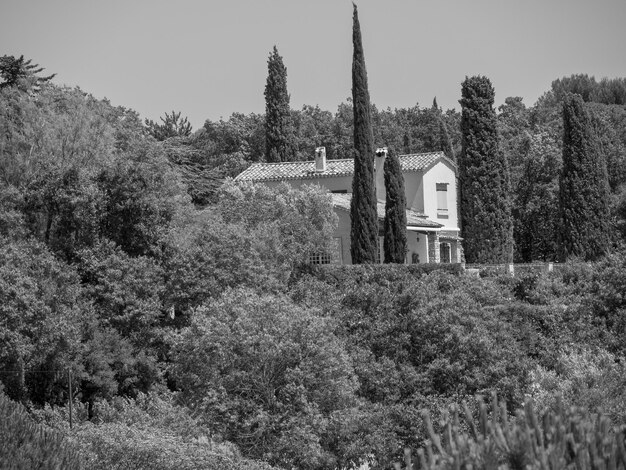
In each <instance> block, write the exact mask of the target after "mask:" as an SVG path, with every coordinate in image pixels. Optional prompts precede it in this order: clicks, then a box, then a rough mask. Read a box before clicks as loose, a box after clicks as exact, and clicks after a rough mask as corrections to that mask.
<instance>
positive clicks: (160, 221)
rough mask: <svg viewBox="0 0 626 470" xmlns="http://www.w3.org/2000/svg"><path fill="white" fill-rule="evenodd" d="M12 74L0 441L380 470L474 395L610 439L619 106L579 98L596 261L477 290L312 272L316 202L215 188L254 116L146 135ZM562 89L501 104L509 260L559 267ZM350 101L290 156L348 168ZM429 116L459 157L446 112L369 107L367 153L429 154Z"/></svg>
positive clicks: (93, 464) (483, 281)
mask: <svg viewBox="0 0 626 470" xmlns="http://www.w3.org/2000/svg"><path fill="white" fill-rule="evenodd" d="M20 83H21V84H22V85H23V86H19V87H18V86H6V87H2V88H1V89H0V128H1V129H2V132H1V133H0V384H1V385H0V389H2V392H0V410H1V411H2V412H3V413H5V410H6V409H10V410H12V409H14V408H11V407H14V406H17V405H15V404H14V403H10V404H9V401H8V399H10V400H11V401H15V402H20V403H21V404H22V405H24V406H25V407H26V408H25V409H26V410H28V415H26V411H24V409H23V408H20V411H19V412H18V414H12V415H11V416H17V418H15V417H12V418H10V419H8V420H5V419H0V423H2V424H0V433H8V434H11V433H12V432H13V431H12V429H13V428H11V427H7V426H19V427H20V429H25V430H26V431H24V432H27V433H29V436H32V435H33V434H38V433H39V435H40V436H42V437H41V440H42V442H48V441H49V442H51V443H52V444H51V445H52V446H53V447H52V448H53V449H57V450H54V451H52V454H54V458H58V459H63V458H68V459H69V458H73V456H74V455H75V454H74V453H75V452H77V453H78V454H80V455H81V459H83V461H82V463H80V464H76V465H85V466H86V467H85V468H129V467H133V468H151V469H152V468H163V469H166V468H185V469H195V468H197V469H199V468H216V469H217V468H233V469H234V468H244V467H245V468H259V469H264V468H272V466H273V467H277V468H299V469H320V468H326V469H334V468H353V467H355V466H357V465H358V464H360V463H362V462H364V461H365V460H371V461H372V465H374V466H376V465H377V466H379V467H380V468H389V466H390V465H391V462H393V461H396V460H398V459H401V458H402V456H403V449H404V448H405V447H406V446H409V447H411V448H414V449H417V448H419V447H420V446H422V445H423V444H424V443H425V440H426V439H428V438H429V431H428V429H427V428H428V426H425V421H424V414H423V411H424V410H428V411H429V413H430V416H431V417H432V422H433V426H434V430H433V432H437V433H438V432H441V431H442V429H445V426H444V428H440V427H439V421H440V418H441V417H442V416H443V415H444V413H445V412H446V410H448V409H449V407H450V406H451V405H453V404H456V403H461V402H462V401H464V400H465V401H467V402H468V403H475V402H474V400H473V397H474V395H475V394H483V395H484V396H490V394H491V393H492V392H496V393H497V395H498V397H500V399H501V400H502V401H503V403H504V404H505V405H506V409H507V410H508V412H509V413H513V411H514V410H515V409H517V408H519V407H521V406H523V405H524V403H525V401H526V399H527V398H529V397H530V398H532V399H533V400H534V404H535V405H534V406H535V409H536V410H537V412H538V413H539V414H542V413H544V412H548V411H552V412H554V413H557V412H560V411H559V410H561V409H562V408H560V407H563V406H564V407H566V408H569V406H577V407H580V409H582V410H584V413H589V412H592V411H599V412H601V413H602V414H603V415H605V416H606V417H607V418H609V419H610V420H611V422H612V424H613V425H618V426H619V425H626V403H625V400H626V397H625V395H624V393H625V392H624V390H626V371H625V370H624V367H626V366H625V365H624V364H625V363H624V355H625V353H626V337H625V336H624V335H625V334H626V333H625V331H626V329H625V326H626V324H625V322H626V316H625V312H626V300H624V299H626V295H625V294H626V285H625V282H626V281H625V279H626V256H624V255H623V254H620V250H619V247H620V246H621V243H622V232H620V230H622V229H623V215H624V207H625V205H624V197H623V194H624V193H623V190H622V184H623V183H624V181H625V179H626V174H625V173H624V172H623V168H626V166H624V161H623V159H624V156H625V153H624V151H623V145H624V139H626V137H625V136H626V134H625V133H624V129H625V128H626V127H625V123H624V118H625V116H626V115H625V114H624V113H625V111H624V108H623V104H603V103H591V102H590V103H588V104H587V106H588V107H589V108H590V109H592V110H594V111H593V112H594V113H595V114H594V116H595V119H596V121H595V122H596V126H597V128H598V129H599V131H598V132H600V135H601V136H602V145H603V146H604V147H603V148H604V149H605V154H606V155H607V156H608V158H609V160H608V161H609V166H608V174H609V180H610V183H611V207H612V213H611V217H612V219H611V223H612V224H613V225H612V229H611V237H612V239H611V243H612V251H613V254H610V255H608V256H606V257H604V258H603V259H601V260H600V261H598V262H596V263H582V262H576V261H575V260H572V261H570V262H569V263H567V264H563V265H559V266H558V269H556V270H555V271H554V272H552V273H545V274H532V275H530V274H529V275H524V276H519V277H515V278H511V277H507V276H498V275H493V276H489V275H488V273H485V275H484V277H479V278H475V277H470V276H465V275H463V274H461V273H459V272H458V270H456V271H455V270H454V269H450V270H449V271H447V270H446V271H444V270H433V271H432V272H430V274H426V272H425V271H427V270H421V269H418V268H415V267H406V266H390V265H381V266H355V267H324V268H320V269H313V268H312V267H310V266H307V265H306V263H307V261H308V256H309V254H310V253H315V252H322V251H324V250H326V249H327V248H328V246H329V243H330V241H331V234H332V231H333V228H334V224H335V223H336V218H335V215H334V212H333V209H332V206H331V202H330V198H329V196H328V195H327V194H325V193H324V192H323V191H322V190H320V189H319V188H316V187H306V188H304V189H303V190H301V191H296V190H294V189H292V188H290V187H289V186H287V185H281V186H279V187H278V188H277V189H272V190H270V189H268V188H266V187H263V186H253V185H243V186H238V185H235V184H234V183H233V182H232V181H230V180H228V179H227V177H228V176H233V175H235V174H236V173H237V172H239V171H240V170H241V169H242V168H244V167H245V166H246V165H247V164H249V162H251V161H256V160H258V159H259V158H262V155H263V149H264V148H265V147H264V144H263V131H262V129H263V116H257V115H249V116H245V115H238V114H236V115H233V116H232V117H231V118H230V119H229V120H227V121H220V122H210V121H207V122H206V123H205V125H204V126H203V128H202V129H200V130H198V131H196V132H195V133H192V134H190V135H188V136H185V135H182V136H180V135H179V136H173V137H169V138H167V139H165V140H162V141H159V140H157V139H155V138H154V136H153V133H152V132H151V127H150V125H146V124H144V123H142V121H141V120H140V119H139V117H138V115H137V114H136V113H135V112H134V111H132V110H128V109H125V108H121V107H114V106H112V105H111V104H110V103H109V102H107V101H103V100H97V99H95V98H93V97H92V96H90V95H89V94H87V93H85V92H83V91H82V90H80V89H69V88H64V87H59V86H56V85H54V84H51V83H48V82H45V81H44V82H42V83H39V82H38V84H37V86H36V87H34V86H32V87H28V86H27V85H28V83H27V82H20ZM558 83H560V84H562V83H563V81H561V82H558ZM559 86H561V85H559ZM557 91H558V87H557V88H554V89H553V90H552V91H549V92H548V93H546V95H545V96H544V97H543V98H542V99H541V100H539V102H538V103H537V104H536V105H535V106H533V107H532V108H526V107H525V106H524V105H523V104H522V103H521V100H519V99H515V98H511V99H508V100H507V102H506V104H505V105H504V106H503V107H502V108H501V109H500V113H499V114H498V123H499V126H501V139H502V145H503V148H504V149H505V151H506V152H507V153H508V156H509V160H510V162H511V170H512V173H511V175H512V176H511V179H512V184H513V188H514V191H515V198H516V199H515V200H516V202H515V204H516V206H515V209H514V214H515V215H514V219H515V220H514V223H515V224H516V232H515V234H516V235H515V236H516V257H517V258H518V259H520V260H529V261H531V260H544V259H548V260H551V259H553V257H554V255H555V246H554V244H553V243H554V237H553V236H554V230H555V229H554V224H553V222H554V221H553V220H552V219H551V218H550V217H551V214H553V213H554V211H553V208H552V206H551V205H550V204H553V203H555V201H556V199H555V198H556V197H557V192H558V188H557V182H558V179H557V178H558V172H559V169H560V160H559V159H560V151H561V149H560V146H561V145H562V144H561V141H560V137H559V135H560V134H559V132H560V130H559V126H560V124H559V122H560V121H559V119H558V118H557V117H558V116H559V113H560V111H559V109H560V105H559V99H560V98H559V94H558V93H557ZM590 96H597V94H591V95H590ZM598 96H599V95H598ZM349 109H350V104H349V103H348V104H342V105H340V106H339V108H338V111H337V113H336V114H335V115H333V114H332V113H330V112H327V111H322V110H320V109H319V108H313V107H305V108H304V109H303V110H301V111H293V112H292V114H293V121H294V122H295V123H296V136H297V139H298V146H297V149H298V155H300V158H308V157H309V155H310V156H311V157H312V151H313V149H314V148H315V147H316V146H318V145H325V146H326V147H327V149H328V152H329V154H330V156H331V157H342V156H344V155H345V154H346V153H344V150H346V149H347V148H349V147H350V146H351V145H352V143H351V140H350V139H351V137H350V136H351V134H352V132H351V130H350V126H351V123H350V116H351V115H352V113H351V112H348V110H349ZM173 114H174V113H173ZM435 115H436V116H438V118H437V119H431V116H435ZM440 116H443V118H442V119H444V121H445V122H446V123H447V124H448V126H449V130H450V134H451V141H452V142H453V147H458V145H459V134H458V127H459V126H458V123H459V115H458V113H456V112H455V111H447V112H445V113H443V112H442V111H441V110H440V109H438V108H427V109H422V108H419V107H418V106H415V107H414V108H409V109H399V110H386V111H379V110H376V109H375V108H374V109H373V112H372V117H373V125H374V139H375V141H377V142H378V141H382V142H385V143H390V142H393V144H394V145H395V147H396V148H397V149H404V151H405V152H417V151H427V150H434V149H435V148H434V147H433V146H437V145H439V144H436V143H433V142H430V140H429V139H431V137H432V135H433V134H432V129H433V128H436V129H438V128H439V127H438V126H439V122H440V121H439V119H440ZM153 125H154V123H153ZM433 126H435V127H433ZM185 133H187V130H185V132H184V133H183V134H185ZM161 135H162V134H161ZM165 135H170V134H168V133H165ZM437 150H438V148H437ZM555 191H557V192H555ZM68 375H70V376H71V377H72V382H73V396H72V397H71V399H72V400H73V404H74V405H73V413H74V415H73V427H72V429H70V428H69V408H68V406H67V404H68V401H69V399H70V397H69V396H68V392H69V390H68ZM20 406H21V405H20ZM7 407H8V408H7ZM15 409H17V408H15ZM468 410H469V413H470V414H471V413H475V414H477V415H478V413H479V410H478V408H477V407H475V406H474V405H470V408H468ZM9 412H10V413H13V411H9ZM584 413H583V415H584ZM29 420H30V421H29ZM32 420H34V421H35V422H37V423H38V424H37V425H36V426H39V427H34V426H35V424H33V423H32V422H31V421H32ZM23 422H28V423H29V424H22V423H23ZM467 425H468V424H467V423H466V424H462V426H467ZM7 429H8V430H7ZM609 432H610V427H608V428H607V433H609ZM3 435H4V434H3ZM46 436H54V437H50V438H48V437H46ZM27 439H33V438H32V437H28V438H27ZM29 442H30V441H29ZM33 442H34V443H33V446H39V445H40V444H41V442H35V441H33ZM57 442H58V444H57ZM3 445H4V446H6V447H7V448H9V447H10V448H11V450H10V452H11V453H9V454H6V455H18V454H19V453H20V452H21V453H22V454H21V457H19V458H23V457H24V455H31V451H30V450H28V448H26V447H24V445H23V444H19V443H15V442H13V441H10V440H6V441H4V440H3ZM54 446H56V447H54ZM33 448H35V447H33ZM63 449H67V454H66V450H63ZM42 452H44V451H42ZM45 452H48V451H45ZM52 454H50V455H52ZM33 455H34V454H33ZM37 455H39V454H37ZM42 455H43V454H42ZM45 455H49V454H45ZM66 456H67V457H66ZM19 458H17V457H16V460H15V462H16V463H15V468H29V467H28V465H29V464H23V465H22V464H20V463H19V462H21V460H19ZM20 465H21V466H20ZM63 465H65V464H63ZM63 465H62V466H63ZM50 468H54V466H51V467H50ZM433 468H434V467H433Z"/></svg>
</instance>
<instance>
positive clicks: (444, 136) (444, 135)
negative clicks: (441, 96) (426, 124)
mask: <svg viewBox="0 0 626 470" xmlns="http://www.w3.org/2000/svg"><path fill="white" fill-rule="evenodd" d="M439 147H440V148H441V150H442V151H443V153H444V154H445V156H446V157H448V158H449V159H450V160H452V161H454V160H455V156H454V149H453V148H452V140H451V139H450V133H449V132H448V126H446V122H445V121H444V119H443V116H442V115H441V114H440V115H439Z"/></svg>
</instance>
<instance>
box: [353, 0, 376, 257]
mask: <svg viewBox="0 0 626 470" xmlns="http://www.w3.org/2000/svg"><path fill="white" fill-rule="evenodd" d="M353 6H354V13H353V17H352V20H353V23H352V47H353V53H352V105H353V112H354V152H353V153H354V177H353V178H352V201H351V203H350V220H351V227H350V254H351V255H352V263H353V264H367V263H375V262H376V254H377V252H378V218H377V215H376V188H375V186H374V143H373V142H374V136H373V133H372V122H371V114H370V113H371V109H370V95H369V91H368V89H367V71H366V70H365V57H364V55H363V45H362V43H361V27H360V25H359V16H358V13H357V8H356V5H354V4H353Z"/></svg>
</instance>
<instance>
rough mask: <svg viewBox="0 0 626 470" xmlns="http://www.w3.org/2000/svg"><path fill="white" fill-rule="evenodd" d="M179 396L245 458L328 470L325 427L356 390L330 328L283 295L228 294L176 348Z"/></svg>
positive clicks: (198, 318)
mask: <svg viewBox="0 0 626 470" xmlns="http://www.w3.org/2000/svg"><path fill="white" fill-rule="evenodd" d="M172 373H173V375H174V377H176V383H177V385H178V386H179V387H180V388H181V389H182V391H183V396H184V397H186V399H188V400H189V401H190V402H192V403H193V405H192V406H193V408H194V409H196V410H197V411H199V412H202V413H203V416H204V418H205V419H206V420H207V422H209V423H212V425H213V426H214V428H215V429H216V430H217V431H219V432H220V433H222V435H223V436H224V437H225V438H226V439H229V440H232V441H233V442H235V443H236V444H237V445H239V446H240V447H241V449H242V450H243V452H244V454H246V455H248V456H250V457H253V458H262V459H263V460H266V461H269V462H270V463H275V464H279V465H285V466H289V467H291V466H297V467H298V468H333V467H334V464H335V459H336V457H335V456H333V455H332V453H331V452H330V449H329V447H328V444H327V443H328V442H329V439H332V434H331V429H329V428H330V419H331V417H332V415H333V413H335V412H336V411H339V410H342V409H345V408H347V407H350V406H351V405H352V404H353V403H354V395H353V393H354V390H355V388H356V382H355V379H354V374H353V371H352V368H351V365H350V359H349V357H348V355H347V354H346V352H345V350H344V348H343V343H342V341H340V340H339V339H338V338H337V337H336V336H335V335H334V334H333V327H332V320H331V319H330V318H326V317H323V316H322V315H320V314H319V313H318V312H316V311H315V310H313V309H309V308H302V307H298V306H297V305H294V304H293V303H292V302H291V301H290V300H289V299H288V298H286V297H283V296H280V295H269V294H262V295H259V294H255V293H254V292H252V291H250V290H246V289H239V290H233V291H228V292H226V293H225V294H224V295H222V297H221V298H220V299H219V300H216V301H212V302H210V303H209V304H207V305H206V306H203V307H200V308H198V309H196V311H195V312H194V314H193V316H192V321H191V325H190V326H189V327H188V328H185V329H183V330H182V331H181V333H180V335H179V336H178V337H177V338H176V339H175V342H174V348H173V364H172Z"/></svg>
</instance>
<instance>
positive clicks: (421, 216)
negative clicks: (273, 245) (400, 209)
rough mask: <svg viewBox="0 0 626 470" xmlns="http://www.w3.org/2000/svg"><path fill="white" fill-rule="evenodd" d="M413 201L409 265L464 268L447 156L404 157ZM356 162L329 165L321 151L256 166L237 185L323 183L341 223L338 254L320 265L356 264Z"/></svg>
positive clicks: (381, 206) (380, 182)
mask: <svg viewBox="0 0 626 470" xmlns="http://www.w3.org/2000/svg"><path fill="white" fill-rule="evenodd" d="M386 157H387V151H386V149H379V150H378V151H377V152H376V157H375V159H376V160H375V168H376V175H375V178H376V197H377V199H378V219H379V226H380V232H379V233H380V238H379V240H380V243H379V248H380V259H381V260H382V259H383V256H382V238H383V237H382V221H383V220H384V217H385V184H384V173H383V165H384V162H385V158H386ZM399 159H400V165H401V168H402V174H403V176H404V188H405V193H406V202H407V211H406V215H407V227H406V229H407V241H408V247H407V248H408V252H407V256H406V263H407V264H415V263H440V262H441V263H458V262H460V261H461V239H460V237H459V223H458V214H457V207H458V205H457V197H458V196H457V177H456V176H457V167H456V164H455V163H454V162H453V161H452V160H450V159H449V158H447V157H446V156H445V155H444V154H443V152H432V153H420V154H410V155H400V157H399ZM353 174H354V161H353V160H352V159H345V160H326V149H325V148H324V147H319V148H318V149H316V157H315V161H306V162H280V163H254V164H252V165H251V166H250V167H249V168H248V169H247V170H245V171H244V172H242V173H241V174H239V175H238V176H237V177H236V178H235V181H251V182H254V183H263V184H266V185H268V186H275V185H277V184H279V183H280V182H286V183H288V184H290V185H292V186H293V187H296V188H297V187H300V186H302V185H304V184H318V185H320V186H322V187H323V188H326V189H327V190H328V191H329V192H330V193H331V196H332V199H333V205H334V206H335V211H336V213H337V215H338V217H339V224H338V227H337V230H336V232H335V234H334V240H335V249H334V250H333V253H330V254H328V255H321V256H320V257H319V258H318V259H316V260H314V261H315V262H318V263H340V264H351V262H352V261H351V257H350V198H351V193H352V176H353Z"/></svg>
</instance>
